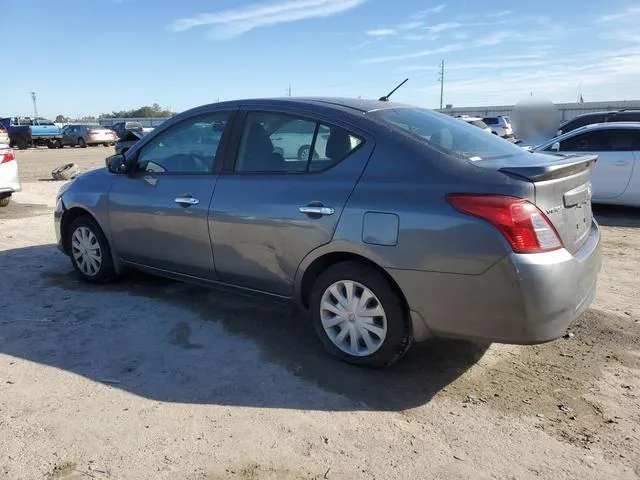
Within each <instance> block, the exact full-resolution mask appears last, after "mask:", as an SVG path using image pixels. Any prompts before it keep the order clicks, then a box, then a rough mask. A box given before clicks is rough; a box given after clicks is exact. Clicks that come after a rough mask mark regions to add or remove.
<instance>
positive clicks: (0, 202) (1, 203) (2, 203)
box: [0, 195, 11, 207]
mask: <svg viewBox="0 0 640 480" xmlns="http://www.w3.org/2000/svg"><path fill="white" fill-rule="evenodd" d="M10 202H11V195H9V196H8V197H2V198H0V207H8V206H9V203H10Z"/></svg>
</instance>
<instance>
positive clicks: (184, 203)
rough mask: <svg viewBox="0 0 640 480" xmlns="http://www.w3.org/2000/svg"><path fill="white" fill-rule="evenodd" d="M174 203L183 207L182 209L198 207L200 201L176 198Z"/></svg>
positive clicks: (190, 198)
mask: <svg viewBox="0 0 640 480" xmlns="http://www.w3.org/2000/svg"><path fill="white" fill-rule="evenodd" d="M174 202H176V203H178V204H180V205H182V206H184V207H188V206H190V205H198V204H199V203H200V200H198V199H197V198H193V197H177V198H176V199H175V200H174Z"/></svg>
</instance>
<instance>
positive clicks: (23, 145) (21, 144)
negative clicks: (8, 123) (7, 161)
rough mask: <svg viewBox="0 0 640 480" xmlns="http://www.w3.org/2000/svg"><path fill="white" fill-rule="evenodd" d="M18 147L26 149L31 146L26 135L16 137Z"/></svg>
mask: <svg viewBox="0 0 640 480" xmlns="http://www.w3.org/2000/svg"><path fill="white" fill-rule="evenodd" d="M16 147H18V150H26V149H27V148H29V141H28V140H27V139H26V138H24V137H18V138H17V139H16Z"/></svg>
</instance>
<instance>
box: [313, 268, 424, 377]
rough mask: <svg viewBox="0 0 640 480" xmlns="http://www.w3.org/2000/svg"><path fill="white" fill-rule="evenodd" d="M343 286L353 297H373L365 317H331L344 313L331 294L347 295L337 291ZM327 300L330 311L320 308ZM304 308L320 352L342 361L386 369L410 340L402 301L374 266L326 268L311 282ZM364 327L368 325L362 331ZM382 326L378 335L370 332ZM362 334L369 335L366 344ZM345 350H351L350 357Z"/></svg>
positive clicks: (406, 316) (405, 349)
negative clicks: (350, 287)
mask: <svg viewBox="0 0 640 480" xmlns="http://www.w3.org/2000/svg"><path fill="white" fill-rule="evenodd" d="M348 282H350V283H351V284H352V285H353V287H354V288H353V292H354V295H353V298H355V299H358V298H359V299H362V297H363V296H364V295H365V292H368V293H369V294H371V295H372V296H370V297H369V300H368V302H367V305H369V308H368V309H367V310H368V312H369V314H370V315H361V316H357V315H353V314H351V315H348V317H347V315H345V316H344V317H342V316H340V315H337V314H334V313H335V312H337V311H340V310H343V311H344V308H341V307H340V302H338V301H337V297H336V296H334V295H333V293H331V292H330V289H332V290H333V291H334V292H344V293H346V289H342V288H341V286H346V283H348ZM359 295H360V296H359ZM346 296H348V295H345V297H346ZM326 301H329V303H331V304H332V305H335V307H334V308H335V310H333V311H330V310H326V309H324V308H322V305H323V304H324V305H327V304H326ZM346 303H347V304H348V302H346ZM309 305H310V309H311V320H312V322H313V326H314V328H315V330H316V333H317V334H318V337H319V338H320V341H321V342H322V344H323V345H324V347H325V349H326V350H327V351H328V352H329V353H331V354H332V355H334V356H336V357H338V358H340V359H341V360H344V361H346V362H349V363H353V364H356V365H364V366H368V367H376V368H382V367H388V366H389V365H392V364H393V363H395V362H396V361H398V360H399V359H400V358H401V357H402V356H403V355H404V354H405V353H406V352H407V350H409V347H410V346H411V343H412V341H413V335H412V332H411V321H410V319H409V315H408V314H407V311H406V309H405V308H404V301H403V299H402V298H401V296H400V294H399V293H398V292H397V291H396V289H395V288H394V287H393V286H392V285H391V284H390V282H389V281H388V280H387V278H386V277H385V276H384V275H383V274H382V273H381V272H380V271H379V270H378V269H376V268H375V267H372V266H369V265H365V264H363V263H360V262H355V261H347V262H341V263H338V264H335V265H333V266H331V267H329V268H328V269H327V270H325V271H324V272H323V273H322V274H321V275H320V276H319V277H318V279H317V280H316V283H315V284H314V286H313V289H312V291H311V296H310V301H309ZM365 306H366V305H365ZM379 307H381V310H380V308H379ZM347 310H348V309H347ZM356 311H362V310H356ZM380 311H381V312H382V315H376V316H375V320H374V315H372V314H373V313H374V312H377V313H379V312H380ZM351 313H353V312H351ZM340 318H342V319H343V320H340ZM347 318H348V320H347ZM332 320H338V322H337V323H335V324H334V325H333V326H331V325H329V323H332ZM325 324H326V325H327V328H326V329H325ZM364 324H366V325H369V326H368V327H363V326H362V325H364ZM385 326H386V331H384V333H383V334H377V333H370V332H371V331H372V330H370V329H373V328H372V327H374V328H375V331H376V332H382V331H383V330H384V329H385ZM344 330H347V333H346V334H345V333H343V331H344ZM352 332H354V333H355V335H354V338H356V340H355V348H356V350H357V351H358V353H357V354H354V353H353V350H352V345H353V344H352V343H351V342H352V337H351V333H352ZM330 335H331V336H330ZM341 335H342V342H341V341H340V336H341ZM364 335H369V342H366V341H365V338H364ZM332 338H333V339H332ZM347 339H348V340H347ZM339 344H340V346H339ZM371 345H373V346H371ZM348 350H351V353H350V352H349V351H348Z"/></svg>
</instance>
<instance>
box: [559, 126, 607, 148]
mask: <svg viewBox="0 0 640 480" xmlns="http://www.w3.org/2000/svg"><path fill="white" fill-rule="evenodd" d="M614 136H615V135H614V130H596V131H594V132H585V133H581V134H579V135H576V136H574V137H571V138H567V139H566V140H564V141H562V142H561V143H560V151H561V152H594V151H597V152H604V151H609V150H611V144H612V142H613V140H614Z"/></svg>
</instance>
